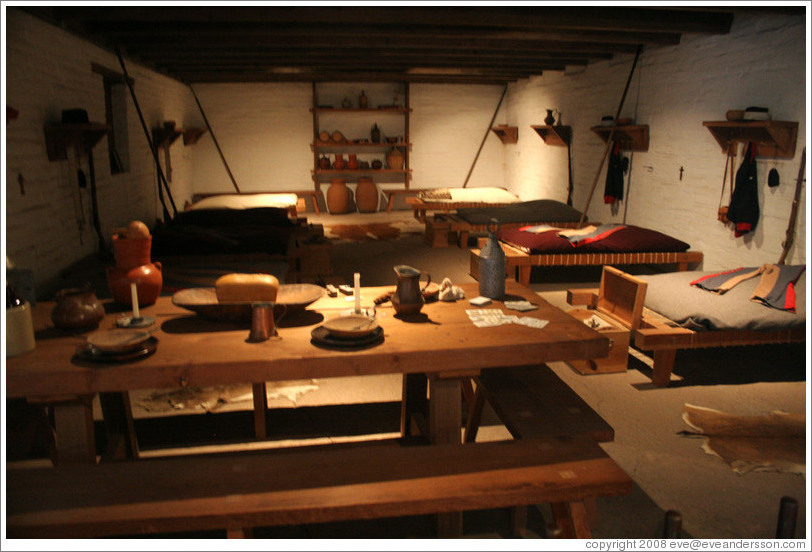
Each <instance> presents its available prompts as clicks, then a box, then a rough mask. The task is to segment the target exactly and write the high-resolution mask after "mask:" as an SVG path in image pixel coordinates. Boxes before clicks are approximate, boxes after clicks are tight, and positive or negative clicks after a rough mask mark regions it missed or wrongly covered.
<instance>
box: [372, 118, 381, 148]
mask: <svg viewBox="0 0 812 552" xmlns="http://www.w3.org/2000/svg"><path fill="white" fill-rule="evenodd" d="M369 138H370V139H371V140H372V143H373V144H378V143H380V141H381V129H379V128H378V123H375V126H373V127H372V130H371V131H370V133H369Z"/></svg>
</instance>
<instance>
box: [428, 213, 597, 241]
mask: <svg viewBox="0 0 812 552" xmlns="http://www.w3.org/2000/svg"><path fill="white" fill-rule="evenodd" d="M533 224H539V222H538V221H527V222H500V223H499V228H501V229H506V228H521V227H522V226H530V225H533ZM544 224H549V225H551V226H556V227H558V228H578V224H579V223H578V222H558V221H555V222H544ZM593 224H594V223H593ZM487 231H488V225H487V224H474V223H471V222H468V221H467V220H464V219H463V218H462V217H460V216H459V215H457V214H455V213H438V214H436V215H434V217H432V218H430V219H426V232H425V236H426V244H428V245H430V246H431V247H448V246H449V245H450V244H451V242H452V241H454V242H456V243H457V246H458V247H468V239H469V238H470V237H471V234H480V233H485V232H487Z"/></svg>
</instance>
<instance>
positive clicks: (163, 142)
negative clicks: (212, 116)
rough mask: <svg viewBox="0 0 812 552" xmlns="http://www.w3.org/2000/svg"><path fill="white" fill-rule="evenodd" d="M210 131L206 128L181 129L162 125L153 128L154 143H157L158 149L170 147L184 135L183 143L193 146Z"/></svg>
mask: <svg viewBox="0 0 812 552" xmlns="http://www.w3.org/2000/svg"><path fill="white" fill-rule="evenodd" d="M206 132H208V130H207V129H205V128H186V129H179V128H175V127H167V126H164V127H161V128H153V129H152V143H153V144H155V148H156V149H161V148H168V147H169V146H171V145H172V144H174V143H175V141H176V140H177V139H178V138H180V137H181V136H183V145H184V146H191V145H194V144H196V143H197V141H198V140H199V139H200V137H201V136H203V135H204V134H206Z"/></svg>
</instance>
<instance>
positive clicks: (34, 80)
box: [4, 9, 203, 297]
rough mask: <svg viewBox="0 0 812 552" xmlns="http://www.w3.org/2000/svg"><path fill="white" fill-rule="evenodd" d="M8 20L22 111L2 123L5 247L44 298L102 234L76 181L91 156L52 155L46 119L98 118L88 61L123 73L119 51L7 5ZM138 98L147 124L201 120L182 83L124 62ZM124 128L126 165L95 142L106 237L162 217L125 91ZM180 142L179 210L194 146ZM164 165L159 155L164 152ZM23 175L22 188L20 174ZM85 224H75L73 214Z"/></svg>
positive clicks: (11, 74)
mask: <svg viewBox="0 0 812 552" xmlns="http://www.w3.org/2000/svg"><path fill="white" fill-rule="evenodd" d="M6 14H7V21H6V22H5V24H6V33H7V35H6V48H7V51H6V64H5V67H4V71H5V77H4V80H5V83H6V85H5V86H6V105H8V106H11V107H13V108H14V109H16V110H17V111H19V116H18V118H17V119H16V120H13V121H9V122H7V124H6V127H5V129H4V131H5V136H6V140H5V147H6V156H5V163H4V177H5V180H6V186H5V198H4V199H5V203H4V209H5V217H6V218H5V232H4V238H5V247H6V250H5V253H6V256H7V258H9V259H10V260H11V261H12V262H13V263H14V264H15V265H16V266H17V267H19V268H26V269H31V270H33V272H34V278H35V287H36V289H37V292H38V295H40V296H42V297H49V296H50V294H52V293H53V291H55V290H56V289H58V287H60V283H61V278H60V271H62V270H64V269H65V268H67V267H68V266H70V265H71V264H72V263H74V262H76V261H77V260H80V259H82V258H85V257H88V256H94V255H95V254H96V252H97V244H98V239H97V237H96V233H95V231H94V229H93V226H92V223H91V208H90V189H89V186H88V188H87V189H84V190H81V191H80V189H79V187H78V184H77V176H76V173H77V169H78V168H82V169H83V170H84V171H85V173H86V174H87V175H88V181H89V176H90V175H89V171H88V162H87V157H86V156H85V155H82V156H81V159H80V164H79V165H77V162H76V158H75V157H74V155H72V154H69V155H68V160H67V161H49V160H48V156H47V154H46V147H45V134H44V130H43V128H44V125H45V123H54V122H60V120H61V115H62V110H64V109H71V108H82V109H85V110H87V112H88V115H89V118H90V120H91V121H92V122H102V123H103V122H104V90H103V82H102V77H101V75H98V74H96V73H93V72H92V71H91V63H98V64H100V65H102V66H104V67H106V68H108V69H110V70H113V71H116V72H119V73H120V72H121V65H120V64H119V62H118V58H117V57H116V55H115V54H113V53H112V52H109V51H106V50H103V49H101V48H98V47H96V46H94V45H91V44H89V43H87V42H84V41H82V40H78V39H77V38H75V37H74V36H72V35H70V34H68V33H66V32H64V31H62V30H61V29H59V28H56V27H54V26H52V25H48V24H46V23H44V22H42V21H40V20H38V19H36V18H34V17H31V16H29V15H27V14H24V13H21V12H18V11H16V10H13V9H9V10H8V11H7V12H6ZM127 71H128V72H129V74H130V77H131V78H132V79H134V81H135V90H136V95H137V98H138V102H139V105H140V106H141V109H142V111H143V114H144V118H145V120H146V123H147V126H148V128H149V129H150V132H151V129H152V128H154V127H159V126H161V125H162V124H163V121H166V120H173V121H175V122H176V124H177V126H178V128H183V127H184V126H185V125H188V126H198V127H199V126H203V124H202V123H201V122H200V116H199V113H198V112H197V107H196V106H195V104H194V100H193V98H192V97H191V94H190V93H189V91H188V89H187V88H186V87H185V86H183V85H181V84H180V83H178V82H177V81H174V80H172V79H168V78H166V77H163V76H161V75H159V74H157V73H155V72H153V71H150V70H147V69H144V68H143V67H139V66H138V65H136V64H133V63H128V64H127ZM128 105H129V110H128V113H127V119H128V134H129V144H130V171H129V172H127V173H123V174H118V175H115V176H111V174H110V166H109V159H108V154H107V140H106V138H103V139H102V140H101V141H100V142H99V143H98V144H97V145H96V146H95V148H94V150H93V154H94V162H95V175H96V185H97V189H98V205H99V218H100V223H101V228H102V235H103V236H104V238H105V239H106V240H107V241H108V243H109V240H110V236H111V235H112V230H113V229H114V228H116V227H120V226H123V225H126V224H127V223H128V222H129V221H130V220H133V219H140V220H143V221H144V222H146V223H147V224H148V225H149V226H150V227H154V225H155V221H156V218H159V217H161V207H160V203H159V201H158V195H157V172H156V169H155V163H154V161H153V158H152V154H151V153H150V151H149V146H148V143H147V140H146V137H145V135H144V132H143V130H142V127H141V124H140V122H139V119H138V115H137V113H136V110H135V107H134V104H133V102H132V101H131V100H130V99H129V94H128ZM182 142H183V141H182V140H178V141H177V142H176V143H175V145H173V146H172V148H171V156H172V167H173V182H172V183H171V188H172V192H173V197H174V198H175V200H176V203H178V201H179V204H178V208H182V206H183V197H188V196H190V195H191V192H192V188H191V184H192V179H191V150H192V149H193V147H191V146H189V147H185V148H184V146H183V143H182ZM161 162H162V163H163V156H161ZM19 178H22V179H23V181H24V191H25V193H24V194H23V193H22V192H21V189H20V186H19V185H18V179H19ZM82 213H84V218H85V219H86V222H85V224H84V227H83V228H82V229H81V230H80V227H79V224H78V223H77V220H78V219H80V218H82Z"/></svg>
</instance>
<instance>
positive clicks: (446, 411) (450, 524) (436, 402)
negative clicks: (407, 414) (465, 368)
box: [429, 378, 462, 538]
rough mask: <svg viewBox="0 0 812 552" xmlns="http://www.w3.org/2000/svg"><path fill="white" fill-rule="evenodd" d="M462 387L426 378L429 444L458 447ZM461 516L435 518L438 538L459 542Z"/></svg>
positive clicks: (457, 383)
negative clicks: (427, 382)
mask: <svg viewBox="0 0 812 552" xmlns="http://www.w3.org/2000/svg"><path fill="white" fill-rule="evenodd" d="M461 427H462V387H461V383H460V380H459V379H457V378H449V379H441V378H429V438H430V439H431V442H432V443H436V444H445V443H458V444H459V443H460V439H461V438H460V429H461ZM461 535H462V512H450V513H447V514H438V515H437V536H438V537H439V538H459V537H460V536H461Z"/></svg>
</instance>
